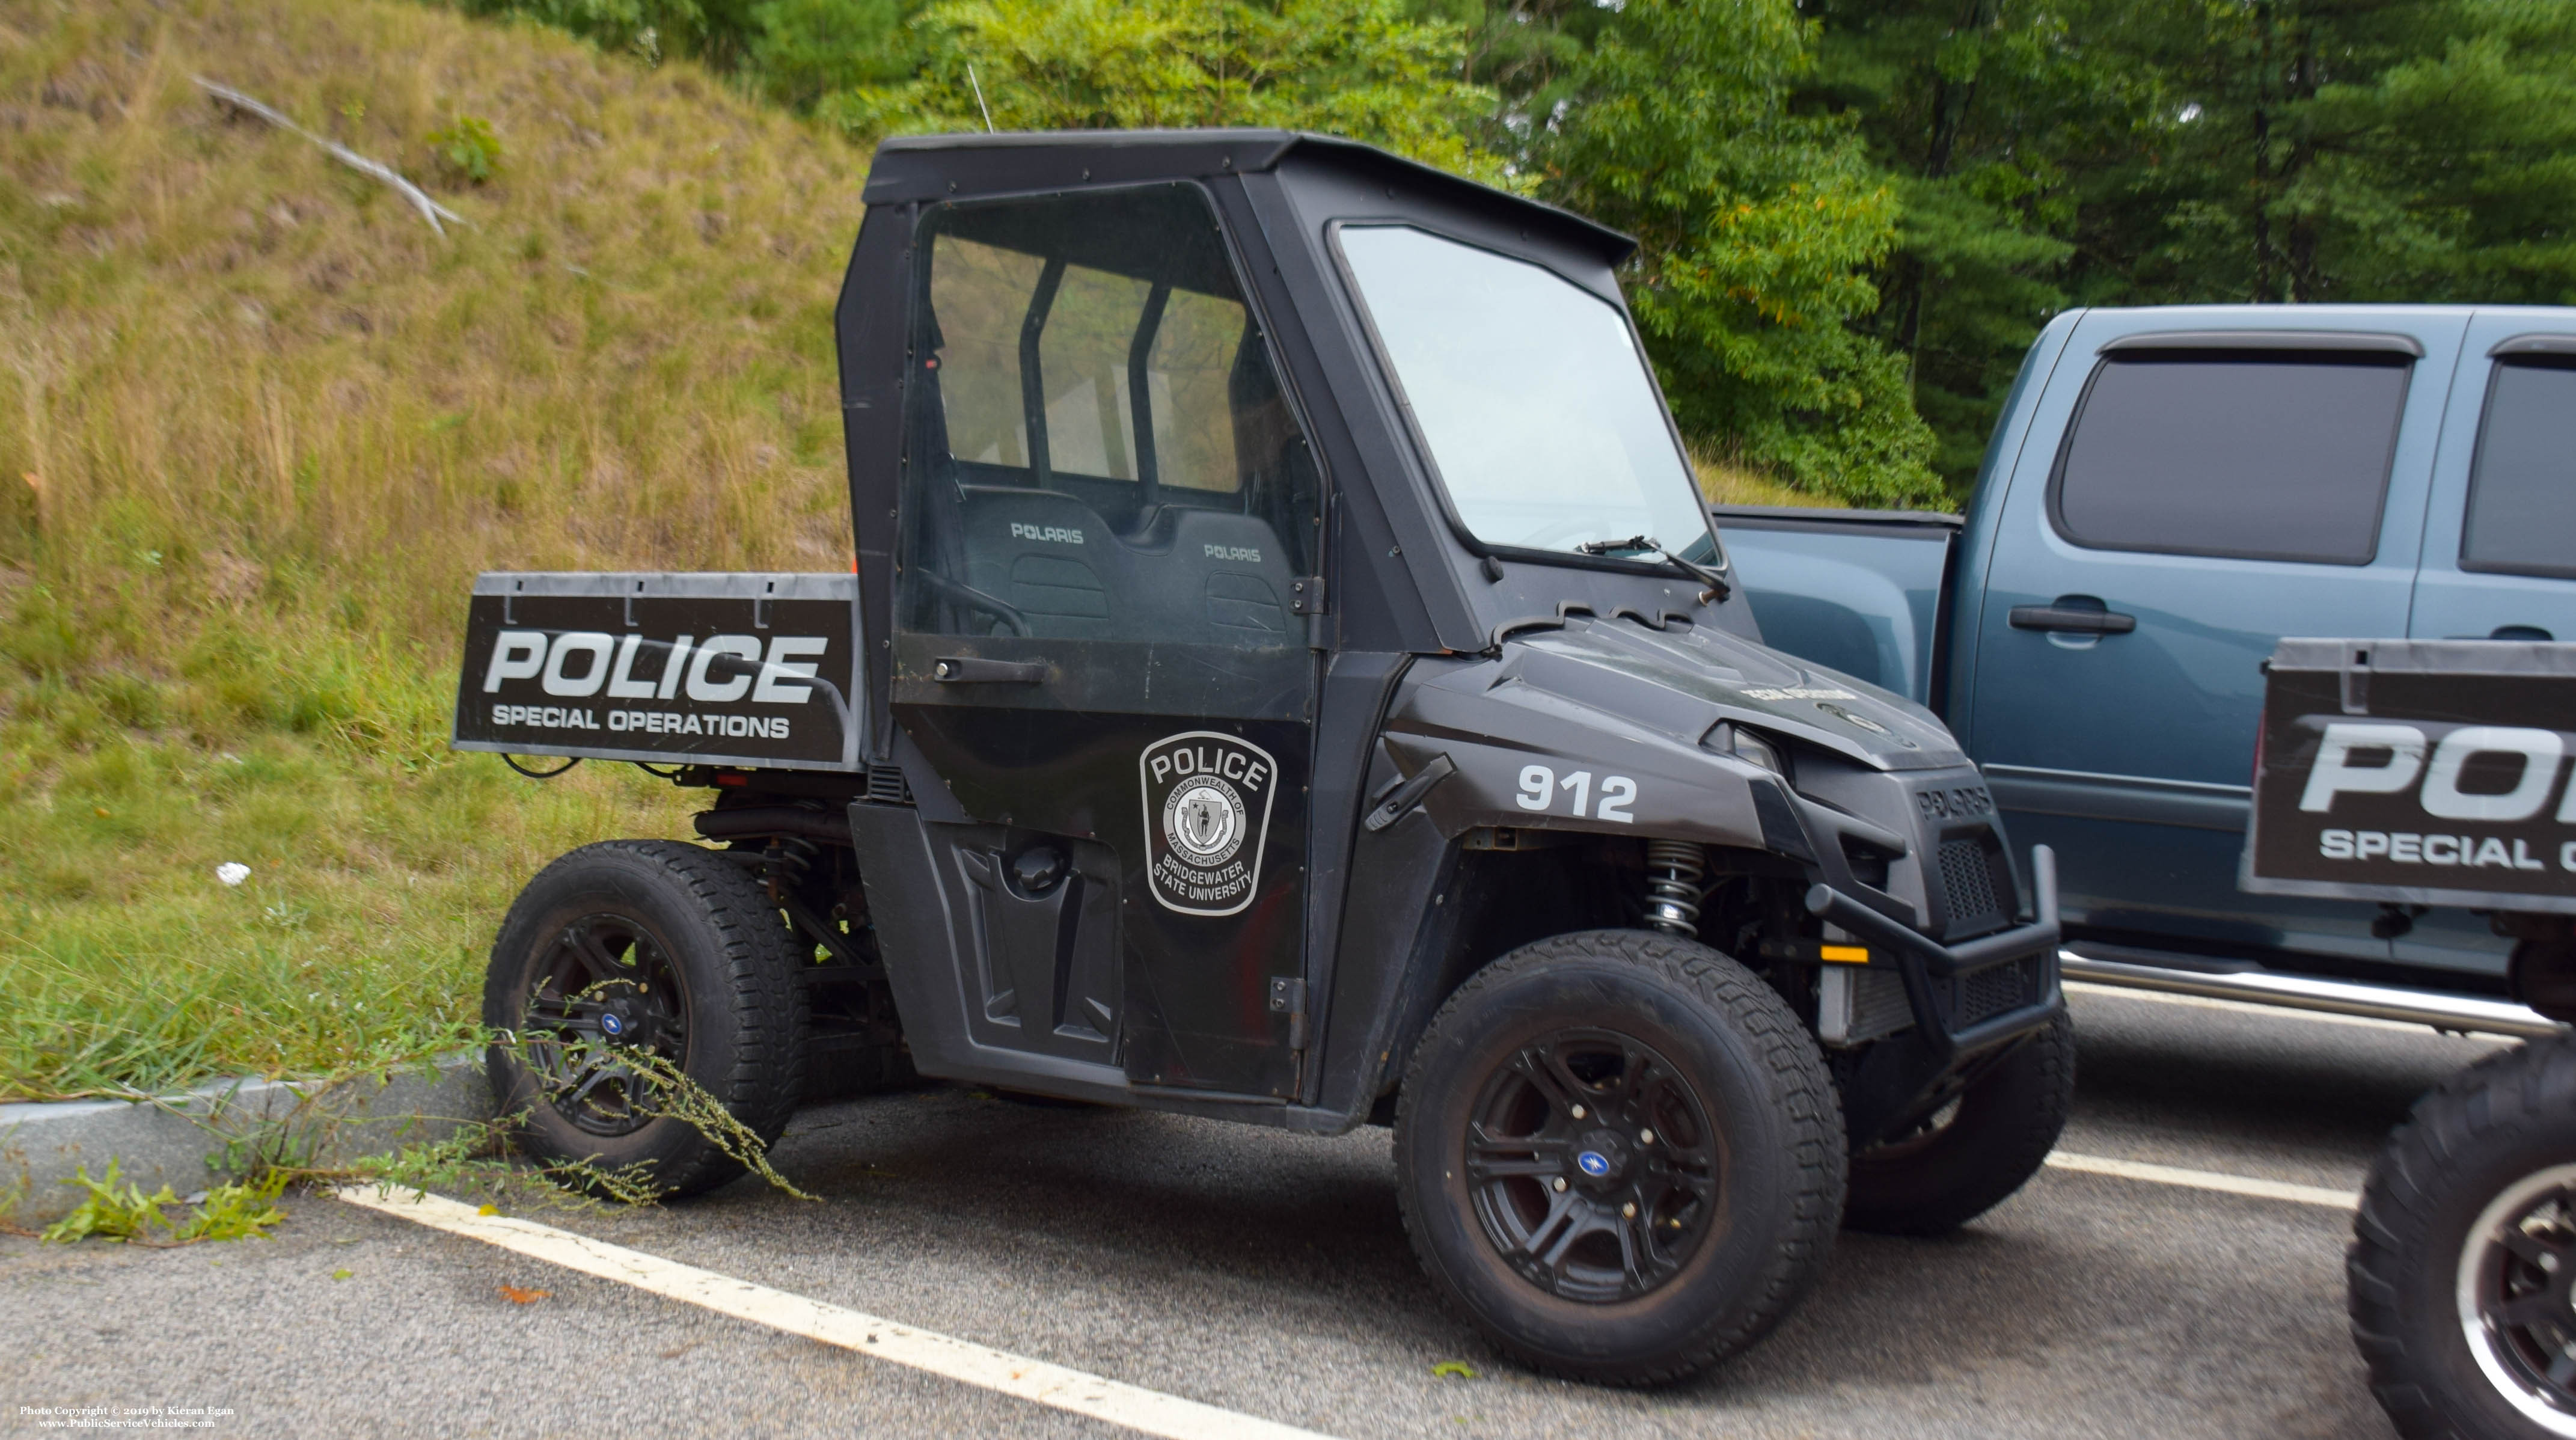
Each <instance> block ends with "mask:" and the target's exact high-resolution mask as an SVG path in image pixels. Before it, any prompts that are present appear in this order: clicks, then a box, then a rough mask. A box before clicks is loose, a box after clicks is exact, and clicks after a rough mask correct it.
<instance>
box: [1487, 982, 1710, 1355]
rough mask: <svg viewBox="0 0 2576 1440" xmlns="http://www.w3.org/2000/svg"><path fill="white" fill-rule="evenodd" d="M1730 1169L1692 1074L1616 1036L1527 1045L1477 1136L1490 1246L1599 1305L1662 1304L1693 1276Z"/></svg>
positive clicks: (1507, 1065) (1542, 1281) (1579, 1035)
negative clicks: (1723, 1163) (1661, 1294)
mask: <svg viewBox="0 0 2576 1440" xmlns="http://www.w3.org/2000/svg"><path fill="white" fill-rule="evenodd" d="M1719 1160H1720V1156H1719V1145H1718V1136H1717V1133H1716V1129H1715V1127H1713V1126H1712V1125H1710V1124H1709V1119H1708V1107H1707V1106H1706V1105H1705V1104H1703V1103H1702V1101H1701V1099H1700V1096H1699V1093H1698V1090H1697V1089H1696V1087H1694V1086H1693V1085H1692V1084H1691V1082H1690V1081H1689V1079H1688V1078H1686V1077H1685V1076H1684V1074H1683V1072H1682V1070H1681V1068H1680V1067H1679V1066H1677V1065H1675V1064H1673V1063H1672V1062H1671V1061H1670V1060H1668V1059H1666V1058H1664V1056H1663V1055H1662V1054H1660V1053H1658V1052H1657V1051H1656V1050H1655V1049H1654V1048H1653V1047H1651V1046H1649V1045H1646V1044H1645V1043H1643V1042H1642V1041H1639V1040H1637V1039H1635V1038H1634V1037H1632V1036H1627V1035H1621V1034H1619V1033H1617V1032H1615V1031H1611V1030H1602V1029H1592V1028H1585V1029H1566V1030H1560V1031H1557V1032H1556V1033H1554V1034H1551V1035H1547V1036H1545V1037H1543V1038H1540V1039H1537V1040H1534V1041H1531V1042H1530V1043H1528V1044H1525V1045H1523V1046H1522V1047H1521V1048H1520V1049H1519V1050H1517V1051H1515V1052H1513V1054H1512V1055H1511V1056H1510V1058H1508V1059H1507V1060H1505V1061H1504V1062H1503V1063H1502V1064H1500V1065H1498V1066H1496V1067H1495V1069H1494V1073H1493V1074H1492V1075H1491V1076H1489V1077H1487V1079H1486V1081H1485V1084H1484V1087H1483V1089H1482V1090H1481V1091H1480V1092H1479V1093H1478V1094H1477V1096H1476V1104H1475V1108H1474V1109H1473V1110H1472V1111H1470V1112H1469V1118H1468V1122H1467V1134H1466V1161H1465V1163H1466V1177H1467V1188H1468V1192H1469V1195H1470V1197H1471V1198H1472V1199H1473V1200H1474V1202H1475V1207H1476V1219H1477V1221H1478V1223H1479V1224H1480V1225H1481V1226H1482V1228H1483V1230H1484V1232H1485V1238H1486V1240H1487V1241H1488V1242H1490V1243H1491V1244H1492V1245H1493V1247H1494V1249H1495V1251H1496V1252H1497V1253H1499V1254H1500V1255H1501V1256H1502V1257H1503V1259H1504V1261H1505V1262H1506V1263H1508V1264H1509V1265H1510V1266H1511V1267H1512V1269H1513V1270H1514V1271H1515V1272H1517V1273H1518V1274H1519V1275H1520V1276H1521V1278H1522V1279H1524V1280H1527V1281H1529V1282H1530V1283H1531V1284H1533V1285H1536V1286H1538V1287H1539V1288H1540V1289H1542V1290H1545V1291H1547V1292H1548V1293H1550V1294H1552V1295H1556V1296H1558V1297H1560V1298H1563V1299H1567V1300H1577V1301H1583V1302H1586V1303H1590V1304H1596V1305H1607V1304H1616V1303H1618V1302H1620V1301H1624V1300H1634V1299H1637V1298H1638V1297H1640V1296H1643V1295H1647V1294H1650V1293H1652V1292H1653V1291H1655V1290H1657V1289H1660V1288H1661V1287H1662V1286H1663V1285H1664V1284H1666V1283H1667V1282H1668V1281H1670V1280H1671V1279H1672V1278H1673V1276H1674V1275H1676V1274H1678V1273H1679V1272H1680V1271H1681V1269H1682V1267H1683V1266H1684V1265H1686V1264H1688V1263H1689V1262H1690V1258H1691V1256H1692V1255H1693V1254H1694V1253H1696V1252H1697V1250H1698V1249H1699V1246H1700V1245H1701V1243H1702V1242H1703V1241H1704V1240H1705V1239H1706V1238H1707V1236H1708V1233H1709V1231H1710V1230H1711V1229H1712V1228H1713V1226H1714V1224H1715V1221H1716V1218H1717V1214H1718V1209H1719V1205H1718V1201H1719V1193H1718V1182H1719V1178H1720V1177H1719V1171H1720V1164H1719Z"/></svg>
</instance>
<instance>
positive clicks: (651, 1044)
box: [520, 914, 689, 1136]
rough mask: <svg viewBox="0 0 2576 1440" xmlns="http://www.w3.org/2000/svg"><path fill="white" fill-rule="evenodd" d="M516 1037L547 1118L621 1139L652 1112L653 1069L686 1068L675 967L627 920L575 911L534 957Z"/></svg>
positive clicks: (683, 1003) (684, 1018) (682, 1001)
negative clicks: (548, 1109)
mask: <svg viewBox="0 0 2576 1440" xmlns="http://www.w3.org/2000/svg"><path fill="white" fill-rule="evenodd" d="M520 1040H521V1042H522V1044H523V1046H524V1052H525V1054H526V1057H527V1064H528V1068H529V1069H530V1070H531V1071H533V1072H534V1073H535V1074H536V1076H537V1080H538V1083H539V1085H540V1086H541V1087H542V1090H543V1093H544V1095H545V1099H546V1101H547V1103H548V1104H550V1105H552V1106H553V1107H554V1109H555V1112H556V1113H557V1114H559V1115H561V1116H563V1117H564V1118H565V1119H566V1120H569V1121H571V1122H572V1123H573V1124H574V1125H575V1126H577V1127H579V1128H580V1129H582V1130H584V1131H587V1132H588V1133H590V1134H593V1135H602V1136H617V1135H631V1134H633V1133H635V1132H636V1131H638V1130H641V1129H643V1128H644V1127H645V1126H646V1125H648V1124H651V1123H652V1122H653V1120H654V1119H656V1118H657V1117H658V1116H659V1115H660V1114H661V1112H662V1108H663V1107H662V1106H661V1105H660V1103H659V1098H658V1097H659V1093H660V1090H661V1085H660V1082H659V1081H658V1080H657V1079H656V1078H655V1073H656V1072H657V1071H659V1070H660V1069H661V1068H662V1067H663V1066H668V1067H669V1069H671V1070H673V1071H677V1070H680V1069H681V1068H682V1067H684V1066H686V1065H687V1064H688V1059H689V1031H688V999H687V996H686V994H685V993H684V992H683V991H682V990H681V988H680V975H679V969H678V967H677V966H675V965H673V964H672V963H671V957H670V952H669V951H668V950H666V949H664V948H663V946H662V945H661V944H660V942H658V941H656V940H655V939H654V938H653V937H652V935H651V934H650V933H649V932H647V931H646V930H645V929H644V927H643V926H642V925H640V924H638V923H637V922H636V921H635V920H634V919H632V918H631V917H628V916H624V915H606V914H601V915H585V916H583V917H581V918H580V919H578V920H575V921H573V922H572V923H571V924H569V925H566V926H565V927H564V928H563V929H562V930H560V931H558V932H557V933H556V935H555V938H554V939H553V940H552V941H550V942H548V944H547V946H546V950H545V953H544V955H542V956H541V957H540V958H539V959H538V962H537V976H536V984H535V987H534V989H533V990H532V991H531V993H530V994H529V997H528V1007H527V1023H526V1024H525V1026H524V1027H522V1029H521V1030H520ZM657 1062H658V1063H657Z"/></svg>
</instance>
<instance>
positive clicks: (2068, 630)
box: [2005, 602, 2138, 635]
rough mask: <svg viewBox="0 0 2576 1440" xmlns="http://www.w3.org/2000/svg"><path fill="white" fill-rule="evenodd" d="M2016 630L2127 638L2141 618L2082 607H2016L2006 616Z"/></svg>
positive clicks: (2059, 605)
mask: <svg viewBox="0 0 2576 1440" xmlns="http://www.w3.org/2000/svg"><path fill="white" fill-rule="evenodd" d="M2005 618H2006V619H2008V620H2010V621H2011V622H2012V628H2014V629H2015V630H2054V631H2057V632H2059V633H2061V634H2068V635H2126V634H2128V633H2129V632H2130V631H2132V630H2135V629H2137V628H2138V617H2137V616H2135V615H2123V614H2121V613H2120V612H2119V611H2117V610H2098V609H2091V608H2087V607H2084V606H2080V605H2068V604H2064V603H2062V602H2061V603H2059V604H2055V605H2015V606H2014V607H2013V608H2012V611H2011V613H2010V614H2009V615H2007V616H2006V617H2005Z"/></svg>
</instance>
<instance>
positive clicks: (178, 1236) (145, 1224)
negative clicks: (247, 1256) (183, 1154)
mask: <svg viewBox="0 0 2576 1440" xmlns="http://www.w3.org/2000/svg"><path fill="white" fill-rule="evenodd" d="M122 1168H123V1167H122V1165H121V1163H120V1162H118V1161H116V1160H109V1161H108V1162H107V1173H106V1174H105V1175H103V1176H101V1177H99V1178H98V1179H95V1180H93V1179H91V1178H90V1173H89V1167H88V1166H86V1165H83V1166H81V1167H79V1168H78V1169H76V1170H74V1171H73V1172H72V1183H73V1184H75V1185H78V1186H79V1187H81V1188H82V1189H83V1190H86V1191H87V1192H89V1193H88V1194H87V1195H85V1196H84V1197H83V1198H82V1200H81V1202H80V1204H79V1205H78V1206H76V1207H74V1208H73V1210H72V1212H71V1213H70V1214H68V1215H66V1216H64V1217H63V1218H62V1219H60V1220H57V1221H55V1222H54V1223H53V1224H51V1225H49V1226H47V1227H45V1238H46V1239H47V1240H50V1241H54V1242H56V1243H58V1244H65V1245H68V1244H72V1243H74V1242H75V1241H80V1240H86V1239H93V1238H95V1239H100V1240H107V1241H112V1242H116V1243H120V1244H133V1245H147V1246H152V1247H154V1248H164V1247H168V1246H173V1245H193V1244H195V1243H197V1242H198V1241H200V1240H254V1239H256V1240H265V1239H267V1238H269V1237H268V1229H269V1227H270V1226H273V1225H277V1224H279V1223H281V1222H283V1221H284V1220H285V1219H286V1212H284V1211H282V1210H280V1209H278V1208H277V1206H276V1204H275V1201H276V1199H277V1197H278V1195H279V1194H280V1193H281V1192H283V1191H284V1190H285V1189H286V1180H287V1177H286V1176H285V1175H284V1174H269V1175H265V1176H262V1177H260V1178H259V1179H256V1180H252V1181H246V1182H244V1183H241V1184H237V1185H217V1186H215V1187H213V1188H212V1189H210V1190H208V1191H207V1192H206V1193H205V1195H204V1196H203V1197H202V1198H201V1199H200V1200H199V1201H198V1202H197V1203H196V1204H195V1206H194V1208H192V1209H191V1210H190V1211H189V1213H188V1214H187V1215H185V1216H183V1217H181V1218H178V1219H175V1220H174V1219H172V1218H171V1217H169V1216H168V1215H166V1214H164V1213H162V1212H163V1210H164V1208H165V1207H168V1206H172V1205H179V1204H184V1203H187V1202H184V1201H182V1200H180V1199H179V1197H178V1196H176V1195H174V1194H172V1193H171V1191H170V1187H169V1186H167V1185H164V1186H162V1187H161V1188H160V1189H159V1190H157V1191H155V1192H153V1193H152V1194H150V1195H146V1194H144V1193H143V1187H142V1186H140V1185H137V1184H135V1183H134V1182H132V1181H130V1180H124V1181H122V1183H120V1180H122V1175H121V1171H122Z"/></svg>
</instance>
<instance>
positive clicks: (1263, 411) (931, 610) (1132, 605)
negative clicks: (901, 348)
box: [898, 185, 1319, 649]
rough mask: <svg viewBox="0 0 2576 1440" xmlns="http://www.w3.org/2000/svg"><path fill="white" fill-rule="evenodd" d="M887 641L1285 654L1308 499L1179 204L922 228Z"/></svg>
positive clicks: (1052, 210)
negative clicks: (900, 531) (897, 566)
mask: <svg viewBox="0 0 2576 1440" xmlns="http://www.w3.org/2000/svg"><path fill="white" fill-rule="evenodd" d="M914 253H915V255H916V256H917V257H918V260H917V264H918V266H919V269H918V273H917V276H916V280H915V290H914V303H913V313H914V343H913V353H914V356H915V362H916V370H915V373H914V377H913V381H912V384H911V385H910V387H909V389H908V393H907V402H906V403H907V405H908V407H909V409H908V412H907V435H908V438H907V442H906V447H905V466H906V469H905V477H904V504H905V514H904V535H903V543H902V556H901V559H902V567H903V581H902V585H901V589H900V592H899V596H898V610H899V616H900V622H901V624H902V626H903V628H906V629H909V630H913V631H916V632H929V633H935V634H962V635H995V636H1021V637H1027V638H1033V639H1048V638H1056V639H1084V640H1102V641H1119V642H1133V643H1139V644H1160V645H1171V644H1184V645H1187V644H1198V645H1215V646H1224V647H1228V648H1230V649H1261V648H1281V649H1286V648H1290V647H1291V645H1292V636H1294V637H1295V642H1294V644H1295V647H1296V648H1302V645H1303V626H1302V622H1301V623H1299V624H1297V625H1294V626H1292V625H1291V623H1290V615H1291V611H1290V608H1289V604H1288V601H1289V598H1290V595H1291V594H1292V591H1291V588H1290V587H1291V585H1292V584H1293V582H1294V581H1295V579H1296V578H1297V577H1299V576H1302V575H1306V574H1309V573H1312V568H1313V563H1314V546H1315V542H1316V529H1317V524H1318V515H1319V509H1318V484H1317V477H1316V474H1315V470H1314V466H1313V460H1312V458H1311V454H1310V451H1309V449H1308V447H1307V446H1306V444H1305V443H1304V441H1303V439H1302V437H1301V436H1300V434H1299V432H1298V429H1297V426H1296V423H1295V421H1294V420H1293V419H1292V418H1291V416H1290V412H1289V409H1288V405H1287V401H1286V397H1285V396H1284V395H1283V394H1282V392H1281V389H1280V386H1279V383H1278V379H1277V374H1276V371H1275V370H1274V369H1273V367H1272V364H1271V360H1270V355H1269V350H1268V348H1267V346H1266V344H1265V342H1264V341H1263V338H1262V335H1261V332H1260V329H1259V327H1258V326H1257V325H1256V324H1255V323H1254V322H1253V318H1252V313H1251V310H1250V308H1249V307H1248V306H1247V305H1246V304H1245V302H1244V298H1243V295H1242V292H1241V291H1240V289H1239V288H1238V287H1237V286H1236V284H1235V278H1234V270H1233V267H1232V265H1231V263H1230V261H1229V260H1228V258H1227V255H1226V252H1225V249H1224V246H1223V242H1222V240H1221V239H1220V237H1219V235H1218V232H1217V225H1216V215H1215V213H1214V211H1213V210H1212V209H1211V207H1210V206H1209V204H1208V201H1207V198H1206V197H1205V196H1204V195H1203V194H1201V193H1200V192H1199V191H1198V190H1197V189H1196V188H1195V187H1190V186H1181V185H1163V186H1153V187H1148V188H1143V189H1137V190H1127V191H1109V192H1092V193H1085V194H1080V195H1064V196H1050V197H1045V198H1041V199H1035V200H1013V201H1000V202H980V203H975V204H952V205H942V206H936V207H933V208H932V209H931V210H930V211H929V212H928V213H927V214H926V215H925V216H924V218H923V220H922V226H921V231H920V241H919V243H917V244H916V246H915V251H914Z"/></svg>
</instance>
